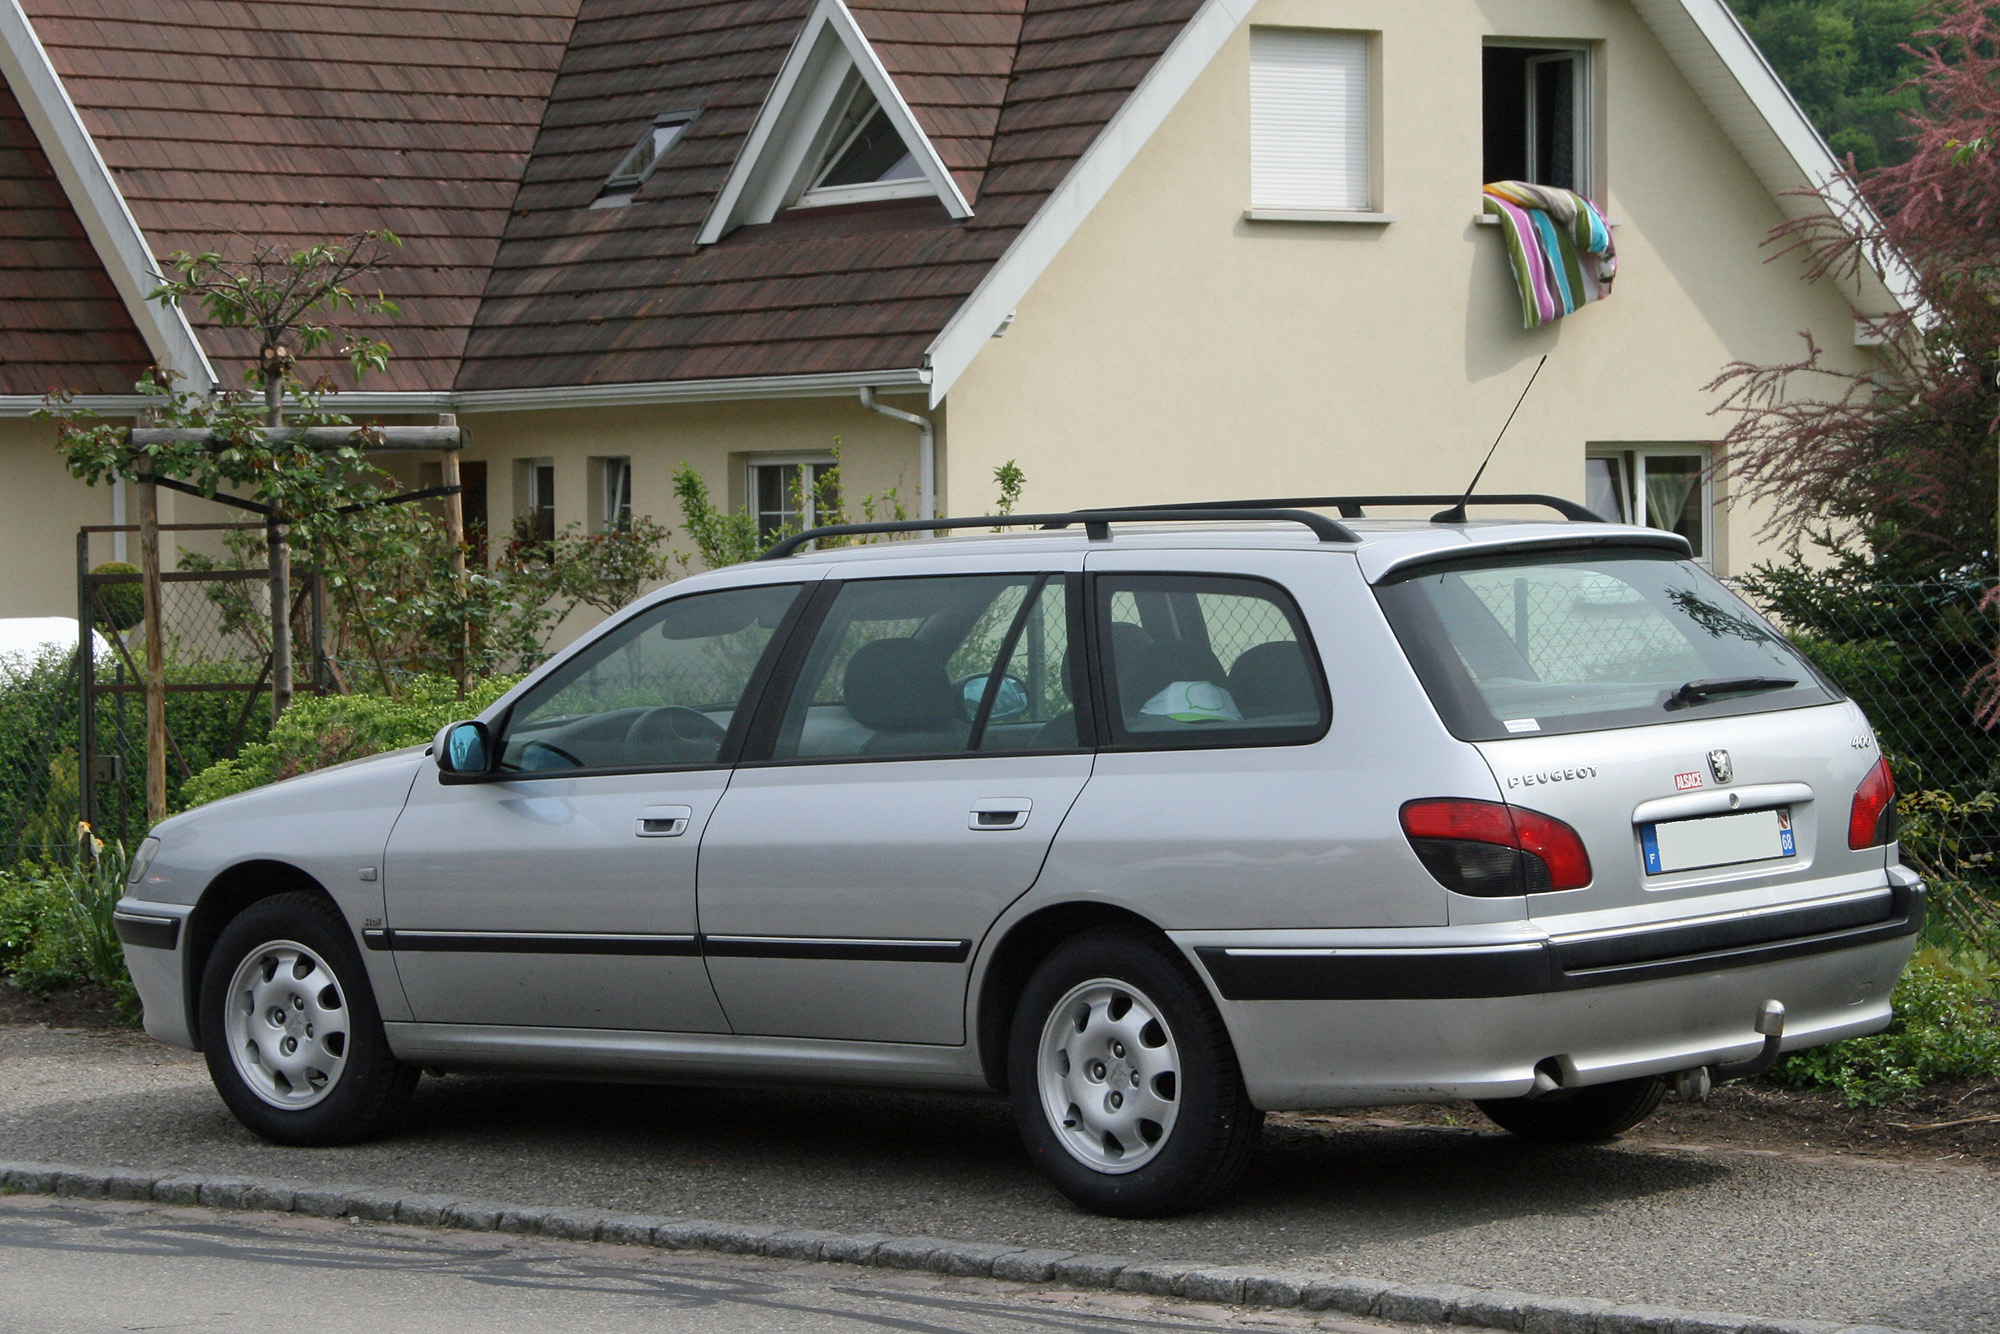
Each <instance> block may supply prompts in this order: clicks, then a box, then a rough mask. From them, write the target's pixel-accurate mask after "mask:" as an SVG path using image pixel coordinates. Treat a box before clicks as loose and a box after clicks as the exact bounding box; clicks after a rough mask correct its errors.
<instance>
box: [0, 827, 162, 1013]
mask: <svg viewBox="0 0 2000 1334" xmlns="http://www.w3.org/2000/svg"><path fill="white" fill-rule="evenodd" d="M91 844H92V846H89V847H85V848H82V849H80V850H79V852H78V854H77V856H76V858H75V860H74V862H73V863H71V864H69V865H58V866H52V867H45V868H41V869H39V870H22V871H14V872H4V871H0V969H4V970H5V971H6V973H7V976H8V978H9V979H10V980H11V981H12V982H13V983H14V984H15V985H16V986H18V987H20V988H22V989H23V990H25V991H51V990H54V989H55V988H57V987H63V986H70V985H73V984H75V983H79V982H95V983H97V984H98V985H99V986H101V987H104V988H106V989H107V990H109V991H110V992H111V993H112V995H113V996H114V997H116V999H117V1005H118V1012H119V1014H121V1015H122V1016H124V1017H125V1018H127V1019H137V1018H138V1016H139V995H138V992H136V991H135V990H133V987H132V978H131V976H130V974H128V973H127V972H126V971H125V951H124V947H123V946H122V945H120V944H119V942H118V935H117V932H116V930H115V929H114V928H113V926H112V922H111V912H112V909H113V908H115V907H117V905H118V898H119V895H120V894H122V893H123V892H124V887H125V871H126V868H127V866H128V865H129V860H128V859H127V857H126V855H125V853H124V851H123V850H122V849H120V848H118V847H117V846H116V845H113V844H97V843H95V840H91Z"/></svg>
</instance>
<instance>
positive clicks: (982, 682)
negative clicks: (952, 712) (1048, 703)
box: [958, 672, 1028, 722]
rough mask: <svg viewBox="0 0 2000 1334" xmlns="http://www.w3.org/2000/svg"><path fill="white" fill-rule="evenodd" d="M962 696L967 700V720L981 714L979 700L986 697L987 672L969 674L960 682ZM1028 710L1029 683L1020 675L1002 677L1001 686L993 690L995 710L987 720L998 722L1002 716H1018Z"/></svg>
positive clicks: (987, 716) (988, 715)
mask: <svg viewBox="0 0 2000 1334" xmlns="http://www.w3.org/2000/svg"><path fill="white" fill-rule="evenodd" d="M958 688H959V692H960V695H961V697H962V698H963V699H964V700H965V718H966V721H967V722H970V721H972V720H973V719H974V718H977V717H978V716H979V701H980V700H982V699H984V698H985V697H986V673H984V672H981V673H980V674H979V675H977V676H968V677H966V678H965V679H964V680H962V681H960V682H959V684H958ZM1027 711H1028V683H1027V682H1025V681H1023V680H1022V679H1021V678H1020V677H1018V676H1003V677H1001V678H1000V688H999V689H998V690H996V691H994V692H993V711H992V712H991V713H989V714H987V715H986V721H988V722H998V721H999V720H1000V719H1002V718H1018V717H1020V716H1021V715H1022V714H1024V713H1026V712H1027Z"/></svg>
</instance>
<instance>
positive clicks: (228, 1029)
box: [199, 893, 422, 1147]
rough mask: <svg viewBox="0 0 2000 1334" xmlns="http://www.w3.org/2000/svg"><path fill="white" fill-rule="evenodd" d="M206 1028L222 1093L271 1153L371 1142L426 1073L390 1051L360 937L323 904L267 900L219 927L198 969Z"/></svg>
mask: <svg viewBox="0 0 2000 1334" xmlns="http://www.w3.org/2000/svg"><path fill="white" fill-rule="evenodd" d="M199 1022H200V1027H201V1045H202V1052H203V1055H204V1056H205V1057H206V1058H207V1061H208V1073H209V1078H210V1079H212V1080H213V1081H214V1083H215V1088H216V1091H217V1092H218V1093H220V1094H221V1095H222V1100H223V1102H224V1103H226V1104H228V1107H229V1110H230V1111H231V1112H233V1113H235V1115H236V1119H237V1120H239V1121H241V1122H242V1123H243V1124H244V1125H245V1126H247V1127H248V1128H249V1129H250V1130H251V1131H253V1132H254V1133H256V1134H257V1135H259V1136H261V1137H263V1138H264V1139H267V1140H269V1141H271V1142H272V1143H273V1144H288V1145H298V1146H311V1147H324V1146H329V1145H335V1144H350V1143H352V1142H354V1141H355V1140H358V1139H363V1138H365V1137H367V1136H369V1135H372V1134H374V1133H375V1132H376V1131H378V1130H380V1129H381V1128H382V1127H383V1126H384V1125H386V1124H387V1123H388V1122H389V1121H390V1120H391V1119H392V1118H394V1117H395V1116H396V1115H397V1113H399V1112H401V1111H402V1109H403V1107H404V1105H405V1104H406V1103H408V1101H409V1098H410V1094H411V1093H412V1091H414V1090H415V1088H416V1086H417V1080H418V1078H419V1076H420V1075H421V1073H422V1072H421V1071H420V1070H418V1069H417V1067H415V1066H409V1065H404V1064H403V1063H402V1062H400V1061H398V1060H397V1059H396V1057H395V1054H394V1053H393V1052H391V1051H390V1050H389V1040H388V1038H387V1036H386V1035H385V1034H384V1033H383V1031H382V1019H381V1012H380V1011H379V1010H378V1009H377V1008H376V1005H375V996H374V993H373V991H372V990H371V989H370V988H369V985H368V973H367V970H366V969H365V968H364V967H363V966H362V963H361V952H360V951H359V950H358V949H356V948H355V944H354V934H353V932H352V931H351V930H350V929H349V928H348V925H347V922H346V919H345V918H343V917H342V916H341V913H340V910H339V909H338V908H336V907H334V905H333V904H332V903H330V902H329V901H328V900H326V899H325V898H323V897H321V896H320V895H317V894H303V893H299V894H279V895H276V896H274V897H272V898H268V899H260V900H259V901H257V902H256V903H253V904H251V905H250V906H249V907H248V908H246V909H244V910H243V912H242V913H240V914H238V915H237V917H236V918H235V919H234V920H233V921H231V922H230V923H229V925H228V926H226V927H224V928H223V931H222V935H221V937H220V938H219V939H217V941H216V942H215V948H214V950H212V951H211V952H210V954H209V956H208V964H207V966H206V967H205V968H204V969H203V970H202V982H201V999H200V1008H199Z"/></svg>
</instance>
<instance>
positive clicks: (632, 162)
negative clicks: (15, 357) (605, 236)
mask: <svg viewBox="0 0 2000 1334" xmlns="http://www.w3.org/2000/svg"><path fill="white" fill-rule="evenodd" d="M700 114H701V112H700V111H665V112H662V113H660V114H659V115H657V116H655V117H653V123H652V124H651V125H649V126H647V127H646V132H645V133H644V134H643V135H641V136H639V142H638V143H636V144H634V145H632V151H631V152H629V153H627V154H626V155H625V156H624V158H623V159H621V160H620V161H619V163H618V169H617V170H616V171H614V172H612V173H611V176H610V178H609V179H608V180H606V181H605V182H604V188H603V190H601V191H600V192H599V193H598V196H597V198H596V199H595V200H594V201H593V202H592V203H591V205H590V206H591V207H592V208H619V207H622V206H623V205H626V204H629V203H631V202H632V196H633V195H635V194H637V193H638V192H639V187H640V186H642V185H644V184H645V183H646V178H647V177H648V176H651V175H652V174H653V171H654V169H655V168H656V167H658V166H659V165H660V159H661V158H663V157H665V156H666V154H667V150H668V149H670V148H672V147H673V146H674V145H675V144H676V143H678V142H679V141H680V137H681V135H682V134H684V133H686V131H687V127H688V126H689V125H692V124H693V123H694V119H695V117H696V116H699V115H700Z"/></svg>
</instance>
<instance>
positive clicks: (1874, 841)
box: [1847, 760, 1896, 848]
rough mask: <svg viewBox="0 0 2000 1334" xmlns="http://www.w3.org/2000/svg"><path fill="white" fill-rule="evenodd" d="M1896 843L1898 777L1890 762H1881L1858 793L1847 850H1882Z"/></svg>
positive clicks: (1849, 822) (1849, 823)
mask: <svg viewBox="0 0 2000 1334" xmlns="http://www.w3.org/2000/svg"><path fill="white" fill-rule="evenodd" d="M1895 841H1896V777H1895V775H1894V774H1892V773H1890V772H1889V761H1887V760H1877V761H1875V767H1874V768H1872V769H1870V770H1869V771H1868V776H1867V777H1866V778H1864V779H1862V780H1861V786H1860V787H1857V788H1855V789H1854V805H1853V807H1852V808H1850V810H1849V811H1848V815H1847V846H1848V847H1850V848H1879V847H1881V846H1882V845H1883V844H1884V843H1894V842H1895Z"/></svg>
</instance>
